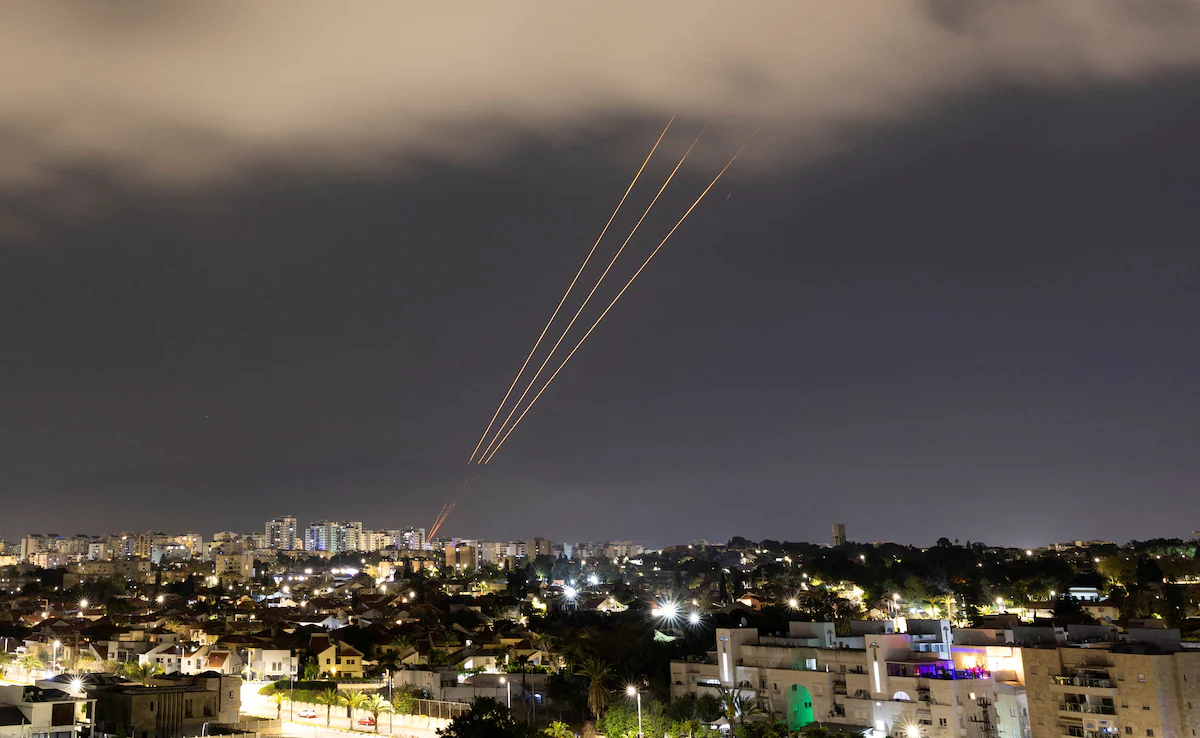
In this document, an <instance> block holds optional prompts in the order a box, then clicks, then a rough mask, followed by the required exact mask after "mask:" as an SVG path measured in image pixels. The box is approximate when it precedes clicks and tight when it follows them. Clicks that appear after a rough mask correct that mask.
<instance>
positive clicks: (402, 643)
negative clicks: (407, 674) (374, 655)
mask: <svg viewBox="0 0 1200 738" xmlns="http://www.w3.org/2000/svg"><path fill="white" fill-rule="evenodd" d="M415 647H416V646H415V644H414V643H413V640H412V639H411V638H409V637H408V636H403V635H402V636H396V640H394V641H392V644H391V648H392V649H393V650H394V651H395V653H396V656H397V657H398V658H399V660H400V661H403V660H404V658H405V657H406V656H408V653H409V651H412V650H413V648H415Z"/></svg>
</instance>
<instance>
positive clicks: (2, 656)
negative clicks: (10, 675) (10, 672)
mask: <svg viewBox="0 0 1200 738" xmlns="http://www.w3.org/2000/svg"><path fill="white" fill-rule="evenodd" d="M12 660H13V658H12V655H11V654H9V653H8V652H7V651H0V674H3V673H4V670H5V669H7V668H8V665H9V664H11V663H12Z"/></svg>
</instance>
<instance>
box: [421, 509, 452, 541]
mask: <svg viewBox="0 0 1200 738" xmlns="http://www.w3.org/2000/svg"><path fill="white" fill-rule="evenodd" d="M457 506H458V500H451V501H450V502H448V503H446V504H445V505H442V511H441V512H440V513H438V516H437V519H436V520H434V521H433V525H432V526H430V528H429V532H428V533H426V534H425V540H427V541H428V540H432V539H433V537H434V536H435V535H437V532H438V530H439V529H440V528H441V527H442V523H444V522H446V518H448V517H450V513H451V511H453V510H454V508H455V507H457Z"/></svg>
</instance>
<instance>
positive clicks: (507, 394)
mask: <svg viewBox="0 0 1200 738" xmlns="http://www.w3.org/2000/svg"><path fill="white" fill-rule="evenodd" d="M674 122H675V116H674V115H672V116H671V120H669V121H667V125H666V127H665V128H663V130H662V133H660V134H658V140H657V141H655V142H654V146H653V147H651V149H650V153H649V154H647V155H646V159H645V161H643V162H642V166H640V167H638V170H637V174H635V175H633V181H632V182H630V183H629V187H627V188H626V189H625V194H624V195H621V201H620V202H618V203H617V207H616V209H615V210H613V212H612V215H610V216H608V222H607V223H605V224H604V229H603V230H601V231H600V236H599V237H597V238H596V242H595V243H594V244H592V250H591V251H589V252H588V254H587V256H586V257H584V259H583V263H582V264H580V265H579V271H578V272H575V278H574V279H572V280H571V284H570V285H568V286H567V291H566V292H564V293H563V296H562V299H561V300H559V301H558V306H557V307H555V308H554V312H553V313H552V314H551V315H550V320H548V321H546V327H545V328H543V329H542V332H541V334H540V335H539V336H538V338H537V340H536V341H534V343H533V348H531V349H530V350H529V355H528V356H526V357H525V362H524V363H523V364H521V368H520V369H519V370H517V376H515V377H513V381H512V384H510V385H508V391H507V392H505V393H504V399H503V400H501V401H500V405H499V406H497V407H496V412H495V413H494V414H493V415H492V419H491V420H490V421H488V425H487V428H485V429H484V431H483V435H482V436H480V437H479V442H478V443H476V444H475V450H474V451H472V452H471V458H470V459H468V460H467V463H468V464H470V463H471V462H473V461H475V454H477V453H479V447H480V446H482V445H483V439H485V438H487V435H488V433H489V432H491V430H492V425H494V424H495V422H496V418H498V417H500V411H501V410H503V409H504V405H505V403H507V402H508V398H509V397H511V396H512V391H513V388H514V387H516V386H517V382H518V381H519V380H520V379H521V375H522V374H524V373H525V369H526V368H527V367H528V366H529V362H530V360H531V359H533V355H534V354H535V353H536V352H537V350H538V346H540V345H541V344H542V339H543V338H545V337H546V331H548V330H550V325H551V324H552V323H554V319H555V318H557V317H558V311H559V310H562V306H563V303H565V302H566V301H567V296H568V295H570V294H571V290H573V289H575V283H576V282H578V281H579V275H581V274H583V270H584V268H586V267H587V265H588V262H589V261H591V258H592V254H594V253H596V247H597V246H599V245H600V240H601V239H603V238H604V234H605V233H607V232H608V227H609V226H610V225H612V222H613V220H614V219H615V218H616V217H617V213H618V212H620V210H621V206H622V205H624V204H625V199H626V198H628V197H629V193H630V192H632V191H633V186H634V185H635V184H637V181H638V178H639V177H641V176H642V171H643V170H645V168H646V165H647V164H649V163H650V157H652V156H654V152H655V151H656V150H657V149H658V145H659V144H660V143H662V140H663V138H664V137H665V136H666V135H667V131H668V130H670V128H671V124H672V123H674ZM509 417H511V416H509Z"/></svg>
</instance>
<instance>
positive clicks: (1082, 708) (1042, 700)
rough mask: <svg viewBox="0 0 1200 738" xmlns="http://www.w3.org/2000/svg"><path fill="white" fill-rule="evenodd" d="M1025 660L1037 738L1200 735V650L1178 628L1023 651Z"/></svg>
mask: <svg viewBox="0 0 1200 738" xmlns="http://www.w3.org/2000/svg"><path fill="white" fill-rule="evenodd" d="M1023 660H1024V665H1025V684H1026V688H1027V689H1028V691H1029V715H1030V719H1031V723H1032V725H1031V727H1032V731H1033V738H1062V737H1064V736H1067V737H1070V738H1110V737H1111V738H1116V737H1117V736H1132V737H1135V738H1191V737H1192V736H1196V735H1198V734H1200V651H1198V650H1194V649H1188V650H1185V649H1183V648H1182V644H1181V643H1180V640H1179V631H1177V630H1166V629H1140V628H1130V629H1129V631H1128V632H1127V633H1126V634H1125V635H1124V638H1123V640H1120V641H1114V642H1096V641H1092V642H1088V643H1074V644H1073V643H1070V642H1065V643H1059V644H1055V645H1053V646H1049V647H1044V648H1025V649H1023Z"/></svg>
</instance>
